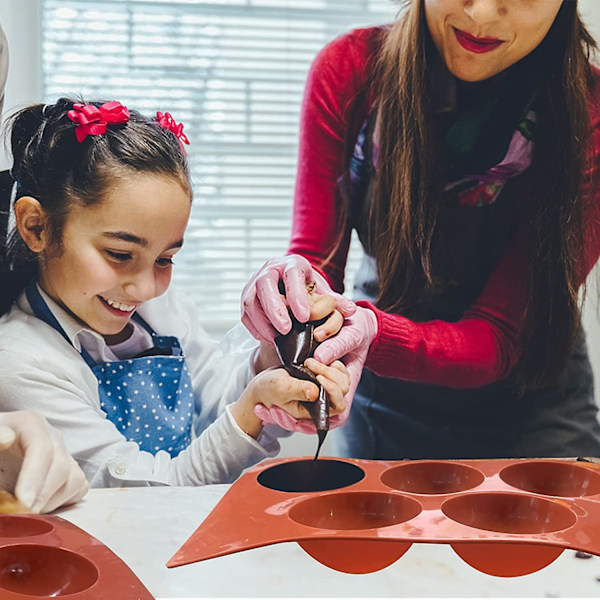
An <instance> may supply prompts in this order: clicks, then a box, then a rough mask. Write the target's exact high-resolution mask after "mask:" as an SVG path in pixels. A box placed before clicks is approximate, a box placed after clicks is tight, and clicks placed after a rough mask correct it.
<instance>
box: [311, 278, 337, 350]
mask: <svg viewBox="0 0 600 600" xmlns="http://www.w3.org/2000/svg"><path fill="white" fill-rule="evenodd" d="M308 299H309V302H310V317H309V319H308V320H309V321H320V320H321V319H324V318H325V317H326V316H327V315H330V316H329V318H328V319H327V321H325V323H323V325H320V326H319V327H317V328H316V329H315V331H314V334H313V335H314V338H315V340H317V342H322V341H323V340H326V339H327V338H330V337H331V336H333V335H335V334H336V333H337V332H338V331H339V330H340V329H341V328H342V325H343V324H344V317H343V316H342V313H341V312H340V311H339V310H337V309H336V305H337V298H336V297H335V296H332V295H330V294H317V293H316V292H314V291H311V290H309V296H308Z"/></svg>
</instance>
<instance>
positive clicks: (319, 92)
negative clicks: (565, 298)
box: [289, 28, 600, 388]
mask: <svg viewBox="0 0 600 600" xmlns="http://www.w3.org/2000/svg"><path fill="white" fill-rule="evenodd" d="M380 31H381V30H380V29H379V28H369V29H359V30H354V31H352V32H350V33H348V34H346V35H344V36H342V37H340V38H338V39H336V40H334V41H333V42H332V43H330V44H329V45H328V46H326V47H325V48H324V49H323V50H322V51H321V52H320V53H319V55H318V56H317V58H316V59H315V61H314V63H313V65H312V67H311V70H310V72H309V75H308V79H307V84H306V90H305V96H304V100H303V104H302V114H301V124H300V142H299V158H298V174H297V181H296V190H295V198H294V213H293V225H292V238H291V242H290V247H289V252H290V253H296V254H301V255H302V256H305V257H306V258H307V259H308V260H309V261H310V262H311V263H312V264H313V265H319V264H320V263H321V261H322V260H323V259H324V258H325V257H326V256H327V255H328V252H329V249H330V248H331V246H332V242H333V240H334V239H335V238H336V234H337V230H336V209H337V207H336V191H337V179H338V177H339V176H340V175H341V174H342V170H343V162H344V157H343V154H344V144H345V139H346V131H347V129H348V128H349V127H350V128H352V132H351V133H352V135H355V134H357V133H358V129H359V128H360V126H361V125H362V123H363V121H364V118H365V117H366V114H367V110H368V102H367V101H364V102H363V104H362V105H361V106H360V110H358V111H357V112H358V114H355V118H354V121H353V122H352V123H350V122H349V118H350V109H351V108H352V106H353V103H354V102H355V99H356V95H357V93H358V91H359V90H362V89H363V88H364V85H365V83H366V81H365V80H366V77H367V76H368V74H369V73H368V72H367V65H368V62H369V59H370V57H371V56H372V55H373V53H375V52H376V51H377V49H378V43H379V40H380ZM594 73H595V75H596V84H595V86H594V93H593V95H592V97H593V98H597V97H598V92H600V89H599V84H598V81H600V75H599V72H598V71H594ZM599 104H600V103H599ZM590 114H591V120H592V146H593V158H594V160H593V161H592V164H593V168H592V169H593V171H594V173H596V176H598V172H599V171H600V108H599V106H596V105H592V104H590ZM592 174H593V173H591V172H589V173H586V176H585V183H584V194H585V195H586V197H587V198H588V204H589V207H590V213H589V216H588V217H587V218H586V222H587V226H588V230H587V232H586V240H587V243H586V256H585V257H584V260H583V263H582V276H581V280H582V281H583V280H584V278H585V276H586V275H587V274H588V272H589V271H590V269H591V268H592V267H593V265H594V264H595V263H596V261H597V259H598V256H599V255H600V202H599V201H598V198H597V196H596V195H594V196H593V197H592V195H591V193H590V190H589V184H588V183H587V182H589V180H590V178H591V177H590V176H591V175H592ZM473 210H477V209H476V208H474V209H473ZM527 241H528V240H527V231H526V229H525V227H522V228H521V232H520V233H519V234H518V235H517V236H516V238H515V240H514V241H513V242H512V243H511V244H510V246H509V247H508V249H507V251H506V253H505V255H504V257H503V258H502V259H501V260H500V261H499V262H498V264H497V265H496V267H495V269H494V270H493V272H492V273H491V275H490V276H489V278H488V280H487V282H486V283H485V285H484V287H483V290H482V292H481V294H480V296H479V298H478V299H477V301H476V302H475V303H474V304H473V305H472V306H471V307H469V308H468V310H467V311H466V312H465V313H464V315H463V317H462V318H461V319H460V320H459V321H457V322H454V323H449V322H445V321H440V320H436V321H429V322H423V323H417V322H414V321H411V320H409V319H407V318H405V317H403V316H401V315H397V314H390V313H386V312H383V311H381V310H378V309H377V308H375V307H374V306H373V305H372V304H370V303H367V302H362V301H361V302H358V304H359V305H363V306H368V307H369V308H370V309H371V310H373V311H374V312H375V314H376V316H377V321H378V325H379V330H378V333H377V336H376V338H375V340H374V341H373V343H372V345H371V348H370V351H369V355H368V358H367V362H366V366H367V367H368V368H369V369H370V370H371V371H373V372H375V373H377V374H378V375H383V376H386V377H395V378H400V379H405V380H409V381H418V382H423V383H432V384H438V385H444V386H449V387H455V388H476V387H480V386H484V385H487V384H490V383H492V382H494V381H497V380H499V379H502V378H504V377H506V376H507V375H508V373H509V372H510V370H511V369H512V368H513V366H514V365H515V363H516V361H517V359H518V357H519V354H520V347H519V328H520V325H521V323H522V320H523V315H524V312H525V306H526V278H527V263H526V260H527V254H528V253H527V250H526V244H527ZM349 243H350V232H348V235H347V236H346V239H345V240H344V243H343V244H342V246H341V248H340V250H339V251H338V252H337V254H336V256H335V257H334V259H333V261H332V262H331V263H329V264H328V265H327V266H326V267H325V268H324V269H323V271H324V275H325V276H326V277H327V279H328V280H329V283H330V284H331V286H332V288H333V289H334V290H336V291H340V292H341V291H343V280H344V269H345V265H346V259H347V254H348V247H349Z"/></svg>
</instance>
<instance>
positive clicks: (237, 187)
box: [41, 0, 399, 332]
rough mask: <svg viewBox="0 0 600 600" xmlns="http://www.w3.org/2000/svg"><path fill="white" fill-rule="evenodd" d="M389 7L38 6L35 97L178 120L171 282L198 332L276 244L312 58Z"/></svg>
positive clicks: (277, 0)
mask: <svg viewBox="0 0 600 600" xmlns="http://www.w3.org/2000/svg"><path fill="white" fill-rule="evenodd" d="M398 8H399V6H398V4H397V3H394V2H392V1H391V0H212V1H208V0H177V1H158V0H102V1H100V2H87V1H85V0H43V1H42V18H41V23H42V61H41V64H42V93H43V96H44V98H45V100H46V101H52V100H53V99H55V98H57V97H59V96H61V95H65V94H66V95H73V94H81V95H83V96H84V97H85V98H87V99H97V100H111V99H115V100H120V101H121V102H123V104H125V105H131V106H132V107H135V108H136V109H138V110H140V111H142V112H145V113H147V114H153V113H154V112H156V111H157V110H161V111H163V112H164V111H169V112H171V113H172V114H173V116H174V118H175V119H176V120H177V121H181V122H183V123H184V125H185V133H186V134H187V136H188V137H189V138H190V142H191V146H190V150H189V157H190V166H191V170H192V179H193V182H194V193H195V198H194V207H193V210H192V217H191V221H190V226H189V229H188V232H187V234H186V241H185V247H184V249H183V250H182V251H181V252H180V254H179V255H178V256H177V257H176V267H175V271H174V283H175V285H177V286H178V287H180V288H182V289H185V290H186V291H187V292H189V293H190V294H191V295H192V296H193V297H194V299H195V300H196V302H197V303H198V305H199V307H200V309H201V313H202V319H203V325H204V326H205V327H206V328H207V329H209V330H213V331H219V332H220V331H223V330H225V329H226V328H228V327H229V326H231V325H232V324H234V323H235V322H236V321H237V320H238V319H239V297H240V292H241V290H242V287H243V285H244V284H245V283H246V281H247V280H248V278H249V276H250V275H251V274H252V273H253V272H254V271H256V269H258V268H259V267H260V265H261V264H262V263H263V262H264V261H265V260H266V259H268V258H270V257H272V256H277V255H281V254H283V253H284V252H285V251H286V249H287V243H288V239H289V233H290V215H291V205H292V197H293V186H294V177H295V163H296V147H297V135H298V117H299V110H300V102H301V97H302V92H303V88H304V81H305V77H306V73H307V70H308V67H309V65H310V63H311V61H312V59H313V58H314V56H315V55H316V53H317V52H318V51H319V50H320V48H322V47H323V46H324V45H325V44H326V43H327V42H328V41H330V40H332V39H333V38H334V37H336V36H337V35H339V34H340V33H342V32H344V31H346V30H348V29H350V28H352V27H356V26H366V25H369V24H376V23H385V22H389V21H391V20H392V19H393V18H394V15H395V13H396V12H397V10H398ZM351 254H354V259H353V261H354V262H355V261H356V250H354V251H352V253H351ZM351 271H352V269H349V272H351Z"/></svg>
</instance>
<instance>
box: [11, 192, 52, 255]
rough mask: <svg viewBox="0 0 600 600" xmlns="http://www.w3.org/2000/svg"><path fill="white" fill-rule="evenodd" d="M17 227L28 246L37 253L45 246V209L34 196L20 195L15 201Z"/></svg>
mask: <svg viewBox="0 0 600 600" xmlns="http://www.w3.org/2000/svg"><path fill="white" fill-rule="evenodd" d="M15 218H16V221H17V229H18V230H19V234H20V236H21V238H22V239H23V241H24V242H25V243H26V244H27V246H28V248H29V249H30V250H31V251H32V252H35V253H36V254H39V253H40V252H43V251H44V250H45V248H46V240H47V218H46V211H45V210H44V208H43V207H42V205H41V204H40V203H39V201H38V200H37V199H36V198H33V197H32V196H22V197H21V198H19V199H18V200H17V201H16V202H15Z"/></svg>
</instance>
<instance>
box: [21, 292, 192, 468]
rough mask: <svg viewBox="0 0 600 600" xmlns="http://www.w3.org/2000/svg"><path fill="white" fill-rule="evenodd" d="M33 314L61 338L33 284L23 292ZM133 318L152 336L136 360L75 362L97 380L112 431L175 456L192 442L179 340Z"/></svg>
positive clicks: (151, 449)
mask: <svg viewBox="0 0 600 600" xmlns="http://www.w3.org/2000/svg"><path fill="white" fill-rule="evenodd" d="M26 294H27V300H28V301H29V304H30V305H31V308H32V310H33V312H34V313H35V315H36V316H37V317H38V318H39V319H41V320H42V321H44V322H46V323H47V324H48V325H50V326H51V327H53V328H54V329H56V330H57V331H58V332H59V333H61V334H62V336H63V337H64V338H65V339H66V340H67V341H68V342H69V343H71V341H70V340H69V338H68V336H67V334H66V333H65V331H64V330H63V328H62V327H61V326H60V324H59V323H58V321H57V320H56V317H55V316H54V315H53V314H52V312H51V311H50V308H49V307H48V305H47V304H46V302H45V301H44V299H43V298H42V296H41V294H40V293H39V290H38V288H37V285H36V284H35V281H32V282H30V284H29V285H28V286H27V289H26ZM132 318H133V319H135V321H136V322H137V323H139V324H140V325H141V326H142V327H144V328H145V329H146V330H147V331H148V333H150V334H151V336H152V341H153V343H154V346H153V347H152V348H150V349H149V350H146V351H145V352H143V353H141V354H140V355H138V356H137V357H133V358H130V359H126V360H117V361H108V362H102V363H96V362H95V361H94V360H93V359H92V357H91V356H90V354H89V353H88V352H87V351H86V350H85V348H82V349H81V357H82V358H83V360H85V362H86V363H87V364H88V366H89V367H90V369H91V370H92V371H93V373H94V375H95V376H96V379H97V380H98V396H99V398H100V407H101V408H102V410H104V412H105V413H106V416H107V418H108V419H109V420H110V421H112V422H113V423H114V424H115V426H116V427H117V429H118V430H119V431H120V432H121V433H122V434H123V435H124V436H125V437H126V438H127V440H129V441H133V442H136V443H137V444H138V445H139V446H140V448H141V449H142V450H145V451H147V452H150V453H152V454H155V453H156V452H158V451H159V450H165V451H167V452H168V453H169V454H170V455H171V456H173V457H175V456H177V455H178V454H179V453H180V452H181V451H182V450H184V449H185V448H187V446H189V444H190V442H191V440H192V420H193V415H194V395H193V392H192V382H191V378H190V374H189V371H188V369H187V366H186V364H185V357H184V355H183V350H182V348H181V345H180V344H179V340H178V339H177V338H176V337H173V336H161V335H157V334H156V333H155V332H154V330H153V329H152V328H151V327H150V325H148V323H146V321H144V319H142V317H140V316H139V315H137V314H134V315H133V317H132Z"/></svg>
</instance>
